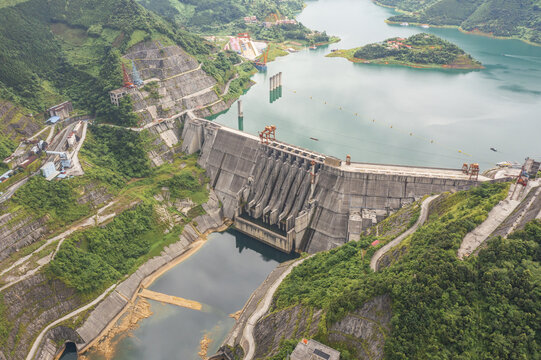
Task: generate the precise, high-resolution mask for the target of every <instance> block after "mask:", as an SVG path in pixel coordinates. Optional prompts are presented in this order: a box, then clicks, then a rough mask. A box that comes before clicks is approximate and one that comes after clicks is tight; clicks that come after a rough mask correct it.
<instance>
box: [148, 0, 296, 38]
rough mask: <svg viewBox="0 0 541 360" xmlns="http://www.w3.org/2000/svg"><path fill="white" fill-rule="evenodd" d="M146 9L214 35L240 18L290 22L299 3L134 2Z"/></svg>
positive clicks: (241, 0)
mask: <svg viewBox="0 0 541 360" xmlns="http://www.w3.org/2000/svg"><path fill="white" fill-rule="evenodd" d="M138 1H139V2H140V3H141V4H142V5H143V6H145V7H146V8H148V9H150V10H153V11H155V12H156V13H158V14H161V15H162V16H164V17H167V18H168V19H170V20H172V21H174V22H176V23H177V24H178V25H180V26H185V27H187V28H188V29H190V30H193V31H200V32H216V31H219V30H223V29H226V28H228V26H230V25H235V26H241V25H242V24H244V21H243V17H245V16H256V17H257V18H258V19H260V20H265V19H269V20H272V16H273V15H272V14H277V15H281V16H288V17H289V18H293V16H294V15H295V13H297V12H299V11H300V10H302V7H303V1H302V0H286V1H278V0H254V1H246V0H179V1H178V3H177V4H175V3H172V2H171V1H169V0H138Z"/></svg>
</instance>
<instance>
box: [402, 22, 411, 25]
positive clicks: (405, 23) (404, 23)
mask: <svg viewBox="0 0 541 360" xmlns="http://www.w3.org/2000/svg"><path fill="white" fill-rule="evenodd" d="M400 25H401V26H409V25H410V24H409V23H407V22H403V23H401V24H400Z"/></svg>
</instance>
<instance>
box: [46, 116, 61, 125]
mask: <svg viewBox="0 0 541 360" xmlns="http://www.w3.org/2000/svg"><path fill="white" fill-rule="evenodd" d="M59 121H60V116H51V117H50V118H49V119H48V120H47V121H46V123H47V124H56V123H57V122H59Z"/></svg>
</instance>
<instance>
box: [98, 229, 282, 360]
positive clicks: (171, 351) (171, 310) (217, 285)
mask: <svg viewBox="0 0 541 360" xmlns="http://www.w3.org/2000/svg"><path fill="white" fill-rule="evenodd" d="M291 258H292V257H291V256H289V255H286V254H283V253H281V252H279V251H277V250H274V249H273V248H271V247H269V246H266V245H264V244H263V243H260V242H259V241H257V240H254V239H251V238H249V237H247V236H245V235H243V234H241V233H239V232H236V231H234V230H229V231H227V232H224V233H215V234H211V235H210V236H209V239H208V241H207V242H206V243H205V244H204V245H203V247H202V248H201V249H200V250H199V251H198V252H197V253H195V254H194V255H192V256H191V257H189V258H188V259H186V260H185V261H184V262H182V263H180V264H179V265H177V266H175V267H174V268H173V269H171V270H169V271H168V272H167V273H165V274H164V275H163V276H161V277H160V278H158V279H157V280H156V281H155V282H154V283H153V284H152V285H151V286H150V287H149V289H150V290H153V291H157V292H161V293H165V294H168V295H175V296H179V297H182V298H185V299H190V300H195V301H198V302H200V303H202V304H203V309H202V311H195V310H190V309H186V308H181V307H178V306H174V305H169V304H162V303H159V302H156V301H152V300H149V302H150V304H151V311H152V313H153V315H152V316H151V317H149V318H147V319H144V320H142V321H141V322H140V323H139V324H140V327H139V328H137V329H135V330H134V331H131V332H130V333H129V336H123V338H122V339H121V340H120V342H119V343H118V346H117V347H116V353H115V355H114V359H115V360H128V359H130V360H133V359H141V360H143V359H144V360H147V359H153V360H162V359H163V360H166V359H167V360H170V359H180V360H192V359H193V360H195V359H199V356H198V355H197V353H198V351H199V350H200V341H201V339H202V338H203V336H204V335H207V336H208V337H209V338H211V339H212V340H213V341H212V343H211V344H210V346H209V349H208V354H214V353H215V352H216V351H217V350H218V348H219V347H220V345H221V344H222V342H223V341H224V339H225V337H226V336H227V333H228V332H229V331H230V330H231V328H232V327H233V325H234V324H235V320H234V319H232V318H231V317H230V316H229V315H230V314H233V313H235V312H236V311H238V310H240V309H242V307H243V306H244V304H245V303H246V301H248V299H249V298H250V295H251V293H252V292H253V291H254V290H255V289H256V288H257V287H258V286H259V285H260V284H261V283H262V282H263V281H264V280H265V278H266V277H267V276H268V274H270V272H271V271H272V270H273V269H274V268H275V267H276V266H277V265H278V264H279V263H280V262H283V261H285V260H289V259H291ZM124 335H126V334H124ZM88 355H89V359H92V360H98V359H103V357H101V356H100V355H99V354H88Z"/></svg>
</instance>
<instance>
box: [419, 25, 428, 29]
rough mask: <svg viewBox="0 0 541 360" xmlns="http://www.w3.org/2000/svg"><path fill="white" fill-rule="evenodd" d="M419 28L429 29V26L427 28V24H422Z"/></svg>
mask: <svg viewBox="0 0 541 360" xmlns="http://www.w3.org/2000/svg"><path fill="white" fill-rule="evenodd" d="M421 27H422V28H423V29H429V28H430V26H429V25H428V24H423V25H421Z"/></svg>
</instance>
